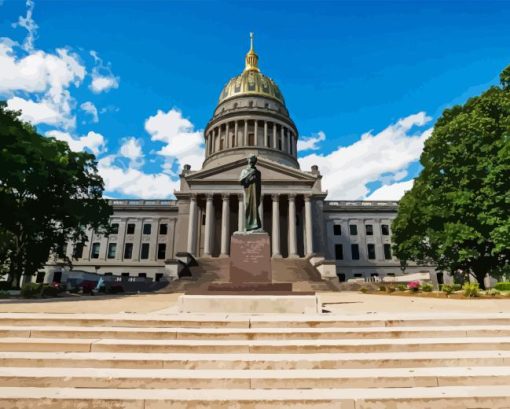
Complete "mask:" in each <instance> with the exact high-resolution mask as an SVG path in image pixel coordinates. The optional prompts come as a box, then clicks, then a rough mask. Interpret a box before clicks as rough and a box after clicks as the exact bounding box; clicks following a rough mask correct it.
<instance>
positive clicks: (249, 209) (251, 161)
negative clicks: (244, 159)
mask: <svg viewBox="0 0 510 409" xmlns="http://www.w3.org/2000/svg"><path fill="white" fill-rule="evenodd" d="M256 163H257V157H256V156H255V155H252V156H250V157H249V158H248V166H247V167H246V168H244V169H243V170H242V172H241V176H240V177H239V181H240V182H241V185H242V186H243V188H244V218H245V223H244V225H245V228H246V231H253V230H258V229H260V228H261V227H262V223H261V222H260V217H259V205H260V191H261V183H260V171H259V170H258V169H257V168H256V167H255V164H256ZM240 210H241V209H240Z"/></svg>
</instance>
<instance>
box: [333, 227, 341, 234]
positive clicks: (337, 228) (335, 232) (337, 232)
mask: <svg viewBox="0 0 510 409" xmlns="http://www.w3.org/2000/svg"><path fill="white" fill-rule="evenodd" d="M333 233H334V235H335V236H341V235H342V226H340V225H339V224H335V225H334V226H333Z"/></svg>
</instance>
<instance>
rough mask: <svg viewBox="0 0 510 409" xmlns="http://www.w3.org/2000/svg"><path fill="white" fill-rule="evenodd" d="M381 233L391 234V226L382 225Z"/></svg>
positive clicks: (384, 234)
mask: <svg viewBox="0 0 510 409" xmlns="http://www.w3.org/2000/svg"><path fill="white" fill-rule="evenodd" d="M381 233H382V235H383V236H389V235H390V226H388V225H387V224H382V225H381Z"/></svg>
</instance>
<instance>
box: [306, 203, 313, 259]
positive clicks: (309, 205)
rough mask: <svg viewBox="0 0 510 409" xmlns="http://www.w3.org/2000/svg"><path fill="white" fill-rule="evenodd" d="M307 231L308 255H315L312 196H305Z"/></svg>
mask: <svg viewBox="0 0 510 409" xmlns="http://www.w3.org/2000/svg"><path fill="white" fill-rule="evenodd" d="M305 229H306V255H307V256H310V255H312V254H313V225H312V201H311V197H310V195H305Z"/></svg>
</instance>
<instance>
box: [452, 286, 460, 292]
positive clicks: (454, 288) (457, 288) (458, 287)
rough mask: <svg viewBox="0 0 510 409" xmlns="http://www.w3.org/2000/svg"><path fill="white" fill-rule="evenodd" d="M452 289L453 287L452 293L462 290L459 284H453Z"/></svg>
mask: <svg viewBox="0 0 510 409" xmlns="http://www.w3.org/2000/svg"><path fill="white" fill-rule="evenodd" d="M452 287H453V291H454V292H455V291H460V290H462V285H461V284H453V285H452Z"/></svg>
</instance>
